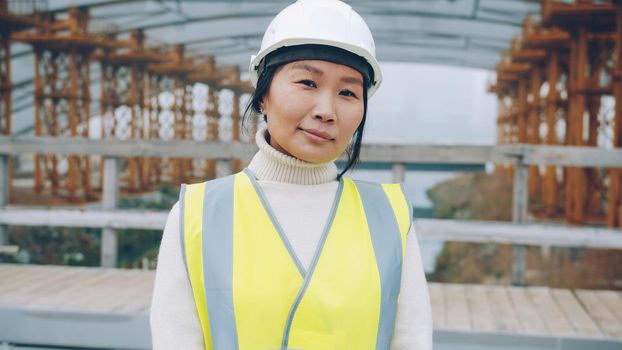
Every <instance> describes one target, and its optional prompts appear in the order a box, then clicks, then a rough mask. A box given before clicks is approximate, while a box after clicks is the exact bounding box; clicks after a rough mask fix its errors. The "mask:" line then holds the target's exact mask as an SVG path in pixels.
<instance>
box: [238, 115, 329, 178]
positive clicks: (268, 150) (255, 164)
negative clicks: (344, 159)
mask: <svg viewBox="0 0 622 350" xmlns="http://www.w3.org/2000/svg"><path fill="white" fill-rule="evenodd" d="M266 131H267V128H266V127H265V126H264V127H262V128H260V129H259V130H258V131H257V134H256V135H255V142H256V143H257V146H258V147H259V152H257V154H255V156H254V157H253V159H252V160H251V162H250V164H249V165H248V169H249V170H250V171H251V172H252V173H253V174H254V175H255V177H256V178H257V180H259V181H274V182H285V183H291V184H298V185H319V184H323V183H328V182H332V181H337V166H336V165H335V163H334V162H332V161H331V162H327V163H309V162H305V161H303V160H300V159H297V158H294V157H292V156H289V155H287V154H284V153H282V152H280V151H278V150H276V149H275V148H273V147H272V146H270V144H268V142H267V141H266Z"/></svg>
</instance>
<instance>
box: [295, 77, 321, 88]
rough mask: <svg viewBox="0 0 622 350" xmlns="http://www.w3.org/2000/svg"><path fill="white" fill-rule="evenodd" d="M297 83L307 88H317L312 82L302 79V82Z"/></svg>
mask: <svg viewBox="0 0 622 350" xmlns="http://www.w3.org/2000/svg"><path fill="white" fill-rule="evenodd" d="M297 83H299V84H304V85H306V86H308V87H313V88H315V87H317V84H315V82H314V81H313V80H309V79H303V80H300V81H298V82H297Z"/></svg>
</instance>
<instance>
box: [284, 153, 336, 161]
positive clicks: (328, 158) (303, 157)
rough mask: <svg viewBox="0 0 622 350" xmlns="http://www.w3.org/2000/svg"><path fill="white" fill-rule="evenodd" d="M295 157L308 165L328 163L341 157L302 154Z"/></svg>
mask: <svg viewBox="0 0 622 350" xmlns="http://www.w3.org/2000/svg"><path fill="white" fill-rule="evenodd" d="M294 157H296V158H298V159H300V160H303V161H305V162H307V163H327V162H330V161H332V160H335V159H336V158H337V157H339V155H335V156H331V155H326V154H308V153H301V154H295V155H294Z"/></svg>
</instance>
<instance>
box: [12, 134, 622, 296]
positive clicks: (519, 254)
mask: <svg viewBox="0 0 622 350" xmlns="http://www.w3.org/2000/svg"><path fill="white" fill-rule="evenodd" d="M255 152H256V146H254V145H250V144H244V143H239V142H210V143H201V144H200V147H197V143H196V142H193V141H166V142H165V141H141V140H128V141H109V140H90V139H71V138H49V137H36V138H32V137H30V138H21V137H19V138H18V137H0V227H1V225H26V226H69V227H96V228H97V227H98V228H101V229H102V265H103V266H114V265H115V263H116V258H117V251H116V250H117V246H116V242H117V237H116V231H115V230H117V229H121V228H133V229H162V228H163V227H164V224H165V222H166V216H167V213H166V212H152V211H149V212H145V211H129V210H123V211H118V210H116V204H117V200H118V193H119V181H118V179H119V168H118V163H119V159H122V158H127V157H135V156H143V157H153V156H158V157H166V156H169V157H189V158H211V159H217V160H218V163H219V164H218V165H219V167H220V168H224V169H225V170H224V172H227V170H228V171H229V172H230V171H231V168H230V162H229V160H231V159H233V158H237V159H242V160H248V159H250V158H251V157H252V155H253V154H254V153H255ZM34 153H47V154H50V153H56V154H65V155H67V154H79V155H85V154H90V155H100V156H103V157H104V158H105V165H104V182H103V196H102V207H103V210H101V211H82V210H64V209H62V210H61V209H50V210H47V209H23V208H11V207H9V206H7V205H8V200H7V199H8V194H7V192H8V171H9V169H8V161H7V159H8V156H10V155H21V154H34ZM361 159H362V161H363V162H374V163H388V164H391V165H392V169H393V178H394V180H395V181H398V182H399V181H403V179H404V175H405V172H406V168H407V166H409V165H413V164H460V165H481V166H482V167H483V166H484V165H485V164H490V163H494V164H500V163H505V164H511V165H513V166H514V169H515V171H514V180H513V193H514V195H513V203H512V207H513V223H504V222H483V221H458V220H434V219H418V220H416V221H415V225H416V226H415V229H416V230H417V234H418V235H420V236H421V237H422V238H429V239H439V240H448V241H467V242H494V243H501V244H512V245H514V264H513V276H514V282H515V284H518V285H521V284H524V281H525V278H524V271H525V247H526V246H528V245H544V246H566V247H589V248H607V249H622V230H618V229H605V228H592V227H581V228H579V227H569V226H563V225H544V224H533V223H529V217H528V213H527V203H528V198H527V171H528V167H529V166H530V165H538V164H540V165H557V166H583V167H600V168H622V150H619V149H615V150H607V149H598V148H592V147H560V146H534V145H499V146H474V145H365V146H363V149H362V152H361ZM3 242H6V229H2V228H0V245H2V243H3Z"/></svg>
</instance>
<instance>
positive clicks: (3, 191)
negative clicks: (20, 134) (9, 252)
mask: <svg viewBox="0 0 622 350" xmlns="http://www.w3.org/2000/svg"><path fill="white" fill-rule="evenodd" d="M9 171H10V169H9V156H8V155H6V154H0V208H2V207H5V206H6V205H7V204H9ZM7 244H9V228H8V226H6V225H2V224H0V246H3V245H7Z"/></svg>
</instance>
